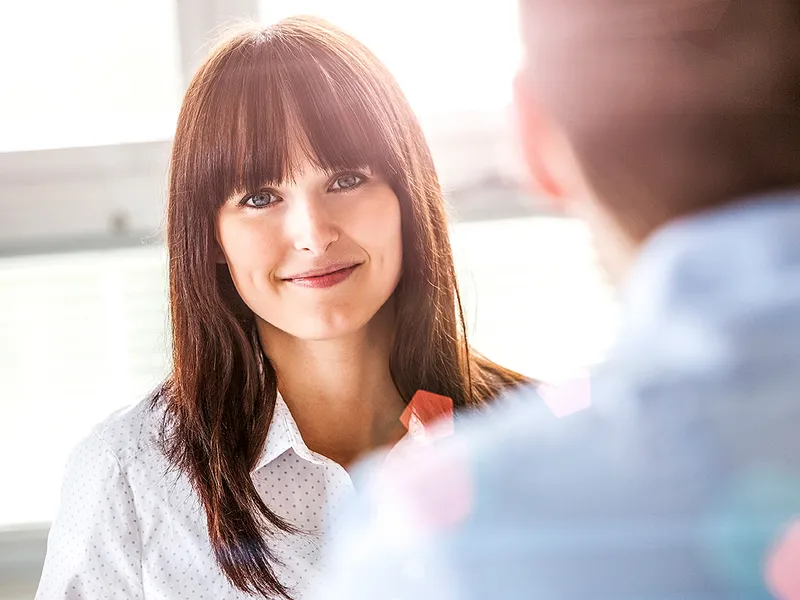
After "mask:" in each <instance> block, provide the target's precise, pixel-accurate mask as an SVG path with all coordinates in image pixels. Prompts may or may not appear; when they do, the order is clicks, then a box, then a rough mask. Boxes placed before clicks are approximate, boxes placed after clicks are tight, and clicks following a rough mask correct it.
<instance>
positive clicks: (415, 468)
mask: <svg viewBox="0 0 800 600" xmlns="http://www.w3.org/2000/svg"><path fill="white" fill-rule="evenodd" d="M591 389H592V406H591V408H589V409H587V410H585V411H583V412H580V413H577V414H574V415H571V416H568V417H566V418H563V419H558V418H556V417H555V416H554V415H553V414H552V413H551V412H550V410H549V409H548V408H547V407H546V406H545V405H544V404H543V402H542V401H541V400H540V399H539V398H538V397H537V396H536V394H535V392H532V391H527V392H521V393H517V394H514V395H513V396H511V397H509V398H508V399H507V400H506V401H505V403H504V406H503V407H502V408H501V409H500V411H499V414H497V413H496V414H494V415H492V416H488V417H487V416H485V415H484V416H479V417H475V418H473V419H468V420H467V421H466V422H464V423H462V424H461V428H460V431H459V433H458V434H456V435H455V436H453V437H451V438H448V439H447V440H445V441H443V442H442V443H440V444H438V445H437V446H436V447H435V448H433V449H428V450H425V451H420V452H419V453H418V454H417V455H413V456H409V457H406V458H405V459H404V460H400V461H399V462H395V463H393V464H392V465H391V466H379V461H375V463H374V464H373V465H372V466H371V468H370V469H369V472H370V473H371V474H370V475H369V477H368V478H367V480H368V483H367V486H366V491H365V492H364V494H362V495H361V496H360V498H361V499H360V503H359V504H358V505H356V506H354V507H352V510H351V511H350V514H349V517H348V518H347V519H346V521H345V522H346V523H348V525H347V527H346V529H345V530H344V532H343V535H342V536H340V539H339V541H338V545H337V546H335V547H334V549H333V551H332V553H331V557H330V565H329V566H330V569H329V576H328V577H327V578H326V579H325V580H324V583H323V584H322V586H321V587H320V589H319V590H318V594H317V596H316V597H317V598H319V599H321V600H326V599H331V600H332V599H336V600H338V599H345V598H346V599H348V600H357V599H362V598H363V599H365V600H366V599H370V600H378V599H381V598H386V599H387V600H388V599H393V600H423V599H426V598H430V599H431V600H433V599H436V600H451V599H473V598H474V599H495V598H503V599H516V598H520V599H522V598H534V599H539V600H549V599H559V600H565V599H575V600H578V599H580V600H587V599H608V600H612V599H613V600H624V599H636V600H644V599H653V600H655V599H658V600H667V599H670V600H678V599H680V600H700V599H711V598H713V599H723V598H724V599H734V598H736V599H740V598H742V599H743V598H747V599H748V600H750V599H752V600H760V599H762V598H764V599H766V598H772V597H778V594H779V593H784V594H786V593H788V592H786V590H787V589H789V588H788V587H787V586H790V585H791V579H792V577H797V574H798V573H800V525H798V529H792V528H791V526H792V523H793V522H794V520H795V519H797V520H798V523H800V193H790V194H786V195H783V196H774V197H770V198H759V199H753V200H750V201H745V202H741V203H737V204H734V205H730V206H728V207H726V208H724V209H722V210H718V211H714V212H710V213H707V214H703V215H700V216H696V217H692V218H687V219H684V220H682V221H679V222H675V223H673V224H672V225H670V226H668V227H666V228H664V229H662V230H661V231H660V232H658V233H657V234H656V235H654V236H653V237H652V238H651V240H649V241H648V243H647V244H646V245H645V247H644V249H643V251H642V253H641V255H640V257H639V259H638V261H637V264H636V266H635V268H634V269H633V272H632V275H631V277H630V279H629V282H628V285H627V287H626V288H625V289H624V290H623V293H622V323H621V330H620V338H619V342H618V344H617V346H616V348H615V350H614V351H613V352H612V355H611V357H610V359H609V360H608V362H607V363H606V364H605V365H604V366H603V367H602V368H601V369H599V370H598V371H597V372H596V373H594V374H593V376H592V384H591ZM770 590H771V591H770ZM795 593H796V592H795ZM793 597H797V596H793Z"/></svg>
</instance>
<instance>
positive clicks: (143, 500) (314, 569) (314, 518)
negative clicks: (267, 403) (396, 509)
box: [36, 396, 354, 600]
mask: <svg viewBox="0 0 800 600" xmlns="http://www.w3.org/2000/svg"><path fill="white" fill-rule="evenodd" d="M163 414H164V413H163V407H161V408H156V409H151V408H150V399H148V400H146V401H143V402H141V403H139V404H137V405H135V406H133V407H130V408H127V409H123V410H121V411H119V412H116V413H114V414H113V415H111V416H110V417H109V418H108V419H107V420H106V421H105V422H103V423H102V424H100V425H99V426H97V427H96V428H95V429H94V431H93V432H92V433H91V435H90V436H89V437H88V438H87V439H86V440H84V441H83V442H82V443H81V444H79V445H78V447H77V448H76V449H75V450H74V451H73V453H72V454H71V456H70V459H69V461H68V463H67V468H66V476H65V479H64V484H63V489H62V498H61V505H60V508H59V511H58V515H57V517H56V519H55V521H54V523H53V526H52V528H51V530H50V535H49V538H48V545H47V557H46V560H45V564H44V571H43V573H42V578H41V581H40V583H39V589H38V592H37V594H36V599H37V600H51V599H52V600H56V599H59V600H60V599H70V600H77V599H82V600H83V599H85V600H91V599H99V598H103V599H110V598H120V599H122V598H124V599H126V600H134V599H145V598H147V599H153V600H155V599H159V600H160V599H175V598H192V599H193V600H228V599H230V600H233V599H244V598H252V596H248V595H246V594H244V593H243V592H241V591H239V590H238V589H236V588H235V587H233V585H231V584H230V583H229V581H228V579H227V578H226V577H225V576H224V575H223V573H222V571H221V570H220V569H219V567H218V566H217V564H216V562H215V560H214V554H213V552H212V550H211V545H210V541H209V537H208V531H207V529H206V518H205V513H204V510H203V508H202V506H201V504H200V502H199V500H198V498H197V495H196V493H195V491H194V489H193V488H192V487H191V484H190V483H189V480H188V479H187V478H186V476H185V475H183V474H182V473H178V472H177V471H176V470H174V469H170V465H169V464H168V462H167V459H166V457H165V456H164V454H163V452H162V451H161V449H160V446H159V442H158V435H159V432H160V425H161V420H162V418H163ZM252 477H253V481H254V482H255V485H256V488H257V489H258V491H259V493H260V495H261V498H262V499H263V500H264V502H265V503H266V505H267V506H268V507H269V508H271V509H272V510H273V511H275V512H276V513H277V514H278V515H280V516H281V517H283V518H284V519H285V520H286V521H288V522H289V523H292V524H294V525H296V526H298V527H300V528H301V529H302V530H304V531H305V532H308V533H307V534H303V535H297V534H295V535H292V534H277V536H273V537H272V538H271V539H270V542H269V543H270V546H271V548H273V549H274V550H275V552H276V553H277V557H278V558H279V559H280V561H281V562H282V563H283V566H276V575H277V576H278V578H279V579H280V581H282V582H283V583H284V584H285V585H287V586H289V588H290V590H292V592H293V595H294V597H295V598H302V596H303V594H304V592H306V590H307V589H308V588H309V586H310V584H311V583H312V582H313V580H314V578H315V577H316V576H317V574H318V569H319V568H320V567H321V552H322V549H323V539H322V533H323V531H327V530H328V529H329V528H330V526H331V525H332V522H331V521H332V515H333V514H335V513H337V507H338V506H339V505H340V504H342V502H343V501H346V500H347V499H348V498H349V497H350V496H352V495H353V494H354V488H353V483H352V481H351V479H350V476H349V475H348V473H347V472H346V471H345V470H344V469H343V468H342V467H341V466H340V465H339V464H337V463H335V462H334V461H332V460H330V459H328V458H325V457H323V456H321V455H319V454H316V453H315V452H312V451H311V450H309V448H308V447H307V446H306V445H305V443H304V442H303V438H302V437H301V436H300V431H299V430H298V428H297V425H296V423H295V421H294V419H293V418H292V415H291V413H290V412H289V408H288V407H287V405H286V403H285V402H284V401H283V399H282V398H281V397H280V396H278V399H277V404H276V406H275V412H274V415H273V418H272V422H271V424H270V428H269V433H268V435H267V441H266V444H265V446H264V452H263V455H262V457H261V460H260V461H259V462H258V465H257V466H256V468H255V469H254V470H253V472H252Z"/></svg>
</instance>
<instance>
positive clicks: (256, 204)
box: [240, 190, 278, 208]
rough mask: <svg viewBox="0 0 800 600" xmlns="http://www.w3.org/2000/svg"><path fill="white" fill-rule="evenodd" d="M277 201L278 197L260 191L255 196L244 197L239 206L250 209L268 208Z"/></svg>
mask: <svg viewBox="0 0 800 600" xmlns="http://www.w3.org/2000/svg"><path fill="white" fill-rule="evenodd" d="M277 200H278V196H276V195H275V194H273V193H272V192H268V191H266V190H262V191H260V192H256V193H255V194H250V195H249V196H245V197H244V198H242V201H241V202H240V204H242V206H249V207H250V208H267V207H268V206H272V205H273V204H274V203H275V202H276V201H277Z"/></svg>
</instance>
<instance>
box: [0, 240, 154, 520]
mask: <svg viewBox="0 0 800 600" xmlns="http://www.w3.org/2000/svg"><path fill="white" fill-rule="evenodd" d="M166 309H167V298H166V257H165V253H164V250H163V248H161V247H143V248H135V249H125V250H105V251H98V252H84V253H74V254H56V255H46V256H27V257H16V258H3V259H0V332H2V343H0V473H2V474H3V478H4V480H5V481H7V482H8V481H10V482H14V483H13V484H12V488H13V491H14V493H7V494H0V526H2V525H4V524H13V523H26V522H43V521H49V520H50V519H51V518H52V517H53V515H54V514H55V509H56V507H57V505H58V499H59V489H60V485H61V478H62V476H63V467H64V463H65V461H66V458H67V455H68V454H69V451H70V450H71V449H72V447H73V446H74V445H75V444H76V443H77V442H78V441H79V440H80V439H82V438H83V437H85V436H86V434H87V433H88V431H89V429H90V428H91V427H92V426H93V425H94V424H96V423H98V422H100V421H101V420H103V419H104V418H105V417H106V416H108V415H109V414H110V413H111V412H113V411H114V410H116V409H118V408H120V407H122V406H125V405H127V404H131V403H133V402H136V401H137V400H140V399H141V398H142V397H143V396H144V394H146V393H147V391H148V390H149V389H151V388H153V387H154V386H155V385H156V384H157V383H158V382H159V381H160V380H161V379H162V378H163V377H164V376H165V374H166V369H167V359H168V354H167V350H168V342H169V340H168V337H167V335H168V329H167V324H168V323H167V312H166Z"/></svg>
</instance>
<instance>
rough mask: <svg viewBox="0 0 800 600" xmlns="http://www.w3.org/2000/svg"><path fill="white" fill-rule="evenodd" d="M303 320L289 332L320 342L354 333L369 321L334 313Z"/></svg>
mask: <svg viewBox="0 0 800 600" xmlns="http://www.w3.org/2000/svg"><path fill="white" fill-rule="evenodd" d="M303 321H304V322H303V323H302V324H301V327H297V328H293V329H294V331H292V330H289V332H290V333H291V334H292V335H293V336H294V337H296V338H298V339H301V340H307V341H310V342H311V341H316V342H321V341H327V340H335V339H337V338H342V337H346V336H348V335H351V334H353V333H356V332H357V331H359V330H360V329H362V328H363V327H364V326H365V325H366V324H367V322H369V319H364V318H358V317H356V316H355V315H342V314H335V315H325V316H321V315H320V316H313V317H306V318H305V319H303Z"/></svg>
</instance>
